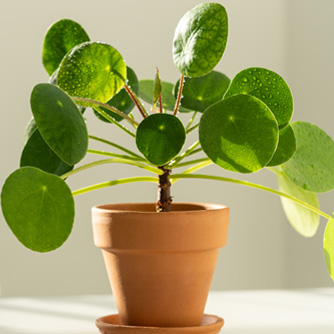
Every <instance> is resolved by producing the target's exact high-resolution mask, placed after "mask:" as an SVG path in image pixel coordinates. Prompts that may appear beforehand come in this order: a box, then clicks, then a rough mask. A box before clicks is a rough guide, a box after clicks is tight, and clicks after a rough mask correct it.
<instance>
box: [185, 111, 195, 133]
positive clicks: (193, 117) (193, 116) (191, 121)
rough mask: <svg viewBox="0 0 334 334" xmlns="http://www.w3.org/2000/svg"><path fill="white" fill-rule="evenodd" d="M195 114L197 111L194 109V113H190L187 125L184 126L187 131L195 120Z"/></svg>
mask: <svg viewBox="0 0 334 334" xmlns="http://www.w3.org/2000/svg"><path fill="white" fill-rule="evenodd" d="M196 116H197V111H194V113H193V115H192V117H191V119H190V121H189V123H188V125H187V127H186V131H188V130H189V128H190V127H191V126H192V124H193V123H194V121H195V118H196Z"/></svg>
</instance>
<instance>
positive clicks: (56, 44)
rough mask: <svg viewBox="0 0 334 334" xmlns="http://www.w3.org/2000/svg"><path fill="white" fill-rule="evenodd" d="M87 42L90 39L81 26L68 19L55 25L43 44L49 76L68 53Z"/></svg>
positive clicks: (48, 32)
mask: <svg viewBox="0 0 334 334" xmlns="http://www.w3.org/2000/svg"><path fill="white" fill-rule="evenodd" d="M87 41H89V37H88V35H87V33H86V31H85V30H84V29H83V28H82V26H81V25H80V24H78V23H76V22H74V21H72V20H68V19H64V20H60V21H57V22H56V23H54V24H53V25H52V26H51V27H50V28H49V29H48V31H47V32H46V35H45V37H44V44H43V55H42V58H43V65H44V67H45V69H46V70H47V72H48V73H49V75H51V74H52V73H53V72H54V71H55V70H56V69H57V68H58V66H59V64H60V62H61V61H62V59H63V58H64V56H65V55H66V53H67V52H68V51H70V50H71V49H73V48H74V47H75V46H76V45H78V44H81V43H83V42H87Z"/></svg>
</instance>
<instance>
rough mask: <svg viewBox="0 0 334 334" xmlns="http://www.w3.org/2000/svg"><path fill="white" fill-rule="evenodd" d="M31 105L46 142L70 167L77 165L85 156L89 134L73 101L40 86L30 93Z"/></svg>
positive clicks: (51, 89) (48, 87)
mask: <svg viewBox="0 0 334 334" xmlns="http://www.w3.org/2000/svg"><path fill="white" fill-rule="evenodd" d="M30 104H31V109H32V112H33V114H34V118H35V121H36V123H37V126H38V130H39V131H40V133H41V135H42V137H43V139H44V140H45V142H46V143H47V144H48V145H49V146H50V147H51V149H52V150H53V151H54V152H55V153H56V154H57V155H58V156H59V157H60V158H61V159H62V160H63V161H65V162H66V163H67V164H68V165H70V166H73V165H75V164H76V163H78V162H79V161H80V160H81V159H82V158H83V157H84V156H85V155H86V152H87V148H88V133H87V128H86V124H85V120H84V118H83V117H82V114H81V113H80V111H79V110H78V108H77V106H76V105H75V103H74V102H73V101H72V100H71V98H70V97H69V96H68V95H67V94H66V93H64V92H63V91H62V90H61V89H60V88H58V87H57V86H53V85H51V84H39V85H37V86H35V87H34V89H33V91H32V93H31V99H30Z"/></svg>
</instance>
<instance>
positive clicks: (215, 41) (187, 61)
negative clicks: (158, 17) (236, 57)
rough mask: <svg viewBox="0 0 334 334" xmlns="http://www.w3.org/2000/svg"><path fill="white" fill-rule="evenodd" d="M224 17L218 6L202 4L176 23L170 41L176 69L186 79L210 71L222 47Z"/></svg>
mask: <svg viewBox="0 0 334 334" xmlns="http://www.w3.org/2000/svg"><path fill="white" fill-rule="evenodd" d="M227 35H228V18H227V13H226V10H225V8H224V7H223V6H222V5H220V4H218V3H202V4H199V5H197V6H196V7H194V8H193V9H191V10H189V11H188V12H187V13H186V14H185V15H184V16H183V17H182V18H181V20H180V21H179V23H178V25H177V27H176V30H175V35H174V41H173V59H174V64H175V66H176V68H177V69H178V70H179V71H180V72H181V73H182V74H184V75H186V76H188V77H199V76H202V75H205V74H208V73H209V72H211V71H212V70H213V69H214V68H215V66H216V65H217V64H218V62H219V61H220V59H221V57H222V55H223V53H224V51H225V47H226V42H227Z"/></svg>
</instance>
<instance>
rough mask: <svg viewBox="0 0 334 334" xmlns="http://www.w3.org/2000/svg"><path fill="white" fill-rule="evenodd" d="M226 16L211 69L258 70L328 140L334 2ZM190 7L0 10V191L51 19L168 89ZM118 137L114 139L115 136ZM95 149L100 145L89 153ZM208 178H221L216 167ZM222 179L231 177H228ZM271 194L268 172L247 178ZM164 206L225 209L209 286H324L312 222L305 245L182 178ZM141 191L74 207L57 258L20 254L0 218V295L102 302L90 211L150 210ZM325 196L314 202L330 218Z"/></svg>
mask: <svg viewBox="0 0 334 334" xmlns="http://www.w3.org/2000/svg"><path fill="white" fill-rule="evenodd" d="M218 1H219V2H220V3H222V4H223V5H224V6H225V7H226V9H227V11H228V13H229V18H230V35H229V41H228V45H227V50H226V52H225V55H224V57H223V60H222V61H221V62H220V64H219V65H218V67H217V69H218V70H220V71H222V72H225V73H226V74H227V75H229V76H230V77H231V78H232V77H233V76H234V74H236V73H237V72H238V71H240V70H242V69H244V68H247V67H250V66H261V67H267V68H269V69H272V70H274V71H277V72H278V73H280V74H281V75H283V77H284V78H286V80H287V81H288V83H289V84H290V86H291V89H292V91H293V94H294V97H295V116H294V119H295V120H297V119H303V120H307V121H311V122H313V123H315V124H317V125H319V126H320V127H322V128H323V129H325V130H326V131H327V133H328V134H329V135H331V136H332V137H334V129H333V124H334V115H333V105H332V98H333V78H334V65H333V59H334V46H333V45H334V44H333V32H334V21H333V20H332V18H333V14H334V2H333V1H331V0H317V1H312V0H271V1H268V0H252V1H249V0H225V1H222V0H218ZM200 2H201V1H200V0H186V1H180V0H169V1H154V0H142V1H135V0H122V1H114V0H108V1H107V0H95V1H94V2H91V1H89V2H88V1H82V0H81V1H77V0H66V1H65V0H58V1H43V0H30V1H18V0H12V1H11V2H4V1H3V2H1V4H0V42H1V44H0V48H1V52H0V57H1V59H0V60H1V61H0V97H1V104H2V107H1V111H0V112H1V118H0V119H1V121H0V154H1V157H0V166H1V167H0V184H1V185H2V183H3V182H4V180H5V178H6V177H7V175H8V174H9V173H11V172H12V171H13V170H14V169H16V168H17V167H18V162H19V157H20V152H21V149H22V135H23V132H24V128H25V125H26V123H27V122H28V120H29V119H30V116H31V114H30V110H29V96H30V92H31V90H32V87H33V86H34V85H35V84H37V83H39V82H46V81H47V80H48V78H47V75H46V72H45V70H44V69H43V67H42V64H41V47H42V41H43V36H44V33H45V31H46V29H47V27H48V26H49V25H50V24H52V23H53V22H54V21H56V20H58V19H61V18H71V19H73V20H75V21H78V22H80V23H81V24H82V25H83V26H84V28H85V29H86V31H87V32H88V34H89V35H90V37H91V39H92V40H100V41H105V42H108V43H110V44H112V45H113V46H114V47H116V48H117V49H118V50H119V51H120V52H121V53H122V55H123V56H124V58H125V60H126V62H127V64H128V65H130V66H131V67H132V68H134V69H135V70H136V72H137V75H138V77H139V78H141V79H144V78H153V76H154V71H155V67H156V66H159V68H160V72H161V76H162V78H163V80H166V81H171V82H175V81H176V80H177V79H178V76H179V75H178V73H177V71H176V69H175V68H174V66H173V63H172V56H171V43H172V38H173V33H174V28H175V26H176V24H177V22H178V20H179V19H180V18H181V17H182V15H183V14H184V13H185V12H186V11H187V10H188V9H190V8H191V7H193V6H194V5H196V4H198V3H200ZM88 119H89V129H90V132H91V134H97V135H101V136H105V137H108V138H110V139H111V140H115V141H118V140H121V141H122V142H123V144H124V145H126V146H129V147H133V143H132V142H131V141H129V138H128V137H127V136H126V135H123V134H122V133H120V131H118V130H117V129H115V127H113V126H107V125H104V124H101V123H100V122H98V121H95V118H94V117H93V116H91V115H90V116H88ZM119 138H121V139H119ZM100 147H101V146H100ZM207 173H215V174H216V175H228V174H231V173H227V172H225V171H223V170H221V169H219V168H218V167H209V168H208V169H207ZM135 174H137V175H141V174H143V173H142V172H138V171H137V170H134V167H124V166H115V165H113V166H103V167H102V166H101V167H98V168H97V169H95V170H94V171H87V172H84V173H82V175H80V176H74V177H73V179H72V180H70V185H71V187H72V189H78V188H79V187H83V186H85V185H89V184H93V183H98V182H102V181H105V180H109V179H115V178H121V177H127V176H132V175H135ZM233 177H238V176H237V175H235V174H233ZM247 179H249V180H252V181H253V182H258V183H261V184H266V185H268V186H272V187H276V182H275V179H274V177H273V176H272V175H271V174H270V173H269V172H267V171H263V172H260V173H257V174H255V175H251V176H248V177H247ZM173 195H174V200H175V201H194V202H217V203H223V204H226V205H228V206H230V207H231V220H230V230H229V241H228V245H227V246H226V247H225V248H224V249H223V251H222V253H221V256H220V257H219V261H218V265H217V271H216V274H215V277H214V282H213V286H212V288H213V289H259V288H291V287H312V286H326V285H330V284H332V282H331V280H330V279H329V277H328V275H327V272H326V268H325V263H324V259H323V254H322V241H321V240H322V235H323V231H324V225H325V222H324V221H323V222H322V224H321V227H320V229H319V232H318V234H317V236H316V237H314V238H312V239H304V238H302V237H300V236H299V235H297V234H296V233H295V232H294V230H293V229H292V228H291V227H290V226H289V224H288V223H287V221H286V219H285V217H284V214H283V212H282V209H281V206H280V200H279V199H278V198H276V197H275V196H273V195H268V194H266V193H262V192H260V191H257V190H252V189H247V188H242V187H240V186H237V185H229V184H222V183H209V182H207V183H206V182H204V181H184V182H183V183H182V182H179V184H176V185H175V187H174V189H173ZM155 199H156V190H155V186H154V185H151V184H143V185H138V184H135V185H123V186H119V187H118V188H110V189H104V190H100V191H98V192H95V193H90V194H88V195H82V196H79V197H78V198H76V209H77V214H76V221H75V227H74V230H73V233H72V235H71V236H70V238H69V240H68V241H67V242H66V244H65V245H64V246H63V247H62V248H61V249H59V250H57V251H54V252H52V253H49V254H38V253H34V252H32V251H29V250H27V249H25V248H24V247H23V246H21V245H20V244H19V243H18V242H17V240H16V239H15V237H14V236H13V234H12V233H11V231H10V230H9V228H8V226H7V225H6V223H5V222H4V220H3V217H2V216H0V219H1V220H0V283H1V290H2V291H1V293H2V296H29V295H55V294H82V293H88V294H89V293H108V292H109V291H110V290H109V284H108V282H107V278H106V273H105V269H104V265H103V262H102V256H101V254H100V250H99V249H97V248H95V246H94V245H93V241H92V233H91V225H90V208H91V206H93V205H95V204H100V203H105V202H125V201H127V202H131V201H132V202H135V201H155ZM332 200H333V194H326V195H322V196H321V201H322V209H323V210H324V211H326V212H327V213H331V211H332V210H333V206H331V202H333V201H332Z"/></svg>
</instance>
